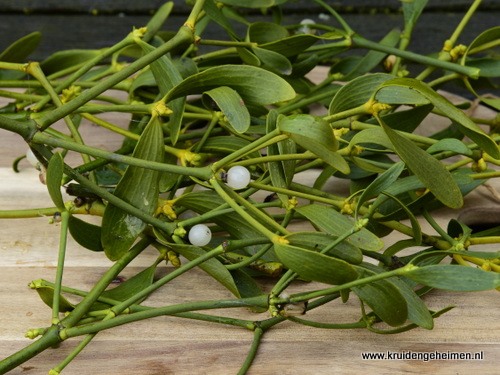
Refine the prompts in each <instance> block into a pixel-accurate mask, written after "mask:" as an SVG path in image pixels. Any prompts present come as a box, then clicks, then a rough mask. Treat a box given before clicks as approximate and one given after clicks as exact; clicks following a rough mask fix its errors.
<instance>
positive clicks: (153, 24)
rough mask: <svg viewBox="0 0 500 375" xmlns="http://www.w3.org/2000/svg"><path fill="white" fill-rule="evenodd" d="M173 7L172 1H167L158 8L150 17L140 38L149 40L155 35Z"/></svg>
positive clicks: (145, 40)
mask: <svg viewBox="0 0 500 375" xmlns="http://www.w3.org/2000/svg"><path fill="white" fill-rule="evenodd" d="M173 7H174V2H173V1H169V2H168V3H165V4H163V5H162V6H161V7H160V8H158V10H157V11H156V13H155V14H154V16H153V17H151V19H150V20H149V22H148V23H147V25H146V32H145V33H144V35H143V37H142V40H143V41H144V42H149V41H150V40H151V39H152V38H153V37H154V36H155V34H156V33H157V32H158V30H160V28H161V27H162V26H163V24H164V23H165V21H166V20H167V18H168V16H169V15H170V12H171V11H172V9H173Z"/></svg>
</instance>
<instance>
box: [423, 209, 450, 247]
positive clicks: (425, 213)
mask: <svg viewBox="0 0 500 375" xmlns="http://www.w3.org/2000/svg"><path fill="white" fill-rule="evenodd" d="M422 216H423V217H424V218H425V220H427V222H428V223H429V224H430V225H431V227H432V228H434V230H435V231H436V232H438V234H439V235H440V236H441V237H443V238H444V239H445V240H446V241H448V242H449V243H450V245H451V246H453V244H456V243H457V242H458V241H456V240H454V239H453V238H452V237H451V236H450V235H449V234H448V233H446V232H445V231H444V230H443V229H442V228H441V227H440V226H439V224H438V223H437V222H436V220H434V218H433V217H432V216H431V215H430V214H429V212H428V211H427V210H426V209H425V208H422Z"/></svg>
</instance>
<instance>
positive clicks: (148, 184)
mask: <svg viewBox="0 0 500 375" xmlns="http://www.w3.org/2000/svg"><path fill="white" fill-rule="evenodd" d="M163 149H164V145H163V132H162V128H161V122H160V120H159V119H158V118H157V117H152V118H151V120H150V122H149V123H148V125H147V126H146V128H145V129H144V132H143V133H142V135H141V137H140V138H139V141H138V142H137V145H136V147H135V150H134V153H133V156H134V157H135V158H137V159H143V160H150V161H156V162H162V161H163ZM159 176H160V173H159V172H158V171H154V170H151V169H146V168H140V167H135V166H128V167H127V169H126V170H125V173H124V175H123V177H122V178H121V180H120V182H119V183H118V185H117V186H116V189H115V191H114V194H115V195H116V196H117V197H119V198H121V199H123V200H124V201H126V202H128V203H130V204H132V205H133V206H135V207H137V208H139V209H141V210H143V211H144V212H146V213H148V214H152V213H153V212H154V211H155V209H156V205H157V200H158V192H159ZM145 227H146V223H144V222H143V221H142V220H140V219H139V218H137V217H135V216H132V215H130V214H128V213H127V212H125V211H123V210H121V209H120V208H119V207H116V206H114V205H112V204H108V206H107V207H106V210H105V211H104V216H103V218H102V233H101V242H102V246H103V248H104V252H105V253H106V256H107V257H108V258H109V259H111V260H116V259H118V258H120V257H121V256H122V255H123V254H124V253H125V252H127V251H128V249H129V247H130V246H131V245H132V244H133V242H134V241H135V239H136V238H137V237H138V236H139V234H140V233H141V232H142V231H143V230H144V228H145Z"/></svg>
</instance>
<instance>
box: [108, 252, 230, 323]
mask: <svg viewBox="0 0 500 375" xmlns="http://www.w3.org/2000/svg"><path fill="white" fill-rule="evenodd" d="M224 251H225V250H224V247H223V246H222V245H219V246H218V247H216V248H215V249H213V250H211V251H209V252H207V253H206V254H203V255H201V256H199V257H198V258H196V259H193V260H192V261H190V262H188V263H186V264H184V265H183V266H181V267H179V268H177V269H175V270H174V271H172V272H170V273H169V274H168V275H166V276H164V277H162V278H161V279H160V280H158V281H156V282H154V283H153V284H151V285H150V286H148V287H147V288H144V289H142V290H141V291H140V292H138V293H136V294H135V295H133V296H132V297H130V298H128V299H127V300H125V301H123V302H121V303H120V304H118V305H116V306H113V307H112V308H111V310H110V313H109V314H108V316H107V317H114V316H116V315H118V314H121V313H122V312H123V311H124V310H125V309H126V308H128V307H129V306H131V305H133V304H135V303H136V302H137V301H139V300H141V299H143V298H145V297H147V296H149V295H150V294H151V293H153V292H154V291H155V290H157V289H158V288H160V287H161V286H163V285H165V284H166V283H168V282H170V281H172V280H173V279H175V278H176V277H179V276H180V275H182V274H183V273H185V272H187V271H189V270H190V269H192V268H194V267H196V266H198V265H200V264H201V263H203V262H206V261H207V260H209V259H212V258H214V257H216V256H219V255H221V254H222V253H223V252H224ZM107 317H106V318H107ZM106 318H105V319H106ZM113 319H114V318H113Z"/></svg>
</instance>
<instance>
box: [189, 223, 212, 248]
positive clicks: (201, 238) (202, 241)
mask: <svg viewBox="0 0 500 375" xmlns="http://www.w3.org/2000/svg"><path fill="white" fill-rule="evenodd" d="M188 238H189V242H190V243H191V244H192V245H195V246H205V245H207V244H208V243H209V242H210V240H211V239H212V232H211V231H210V228H209V227H207V226H206V225H205V224H196V225H195V226H194V227H192V228H191V229H190V230H189V234H188Z"/></svg>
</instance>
